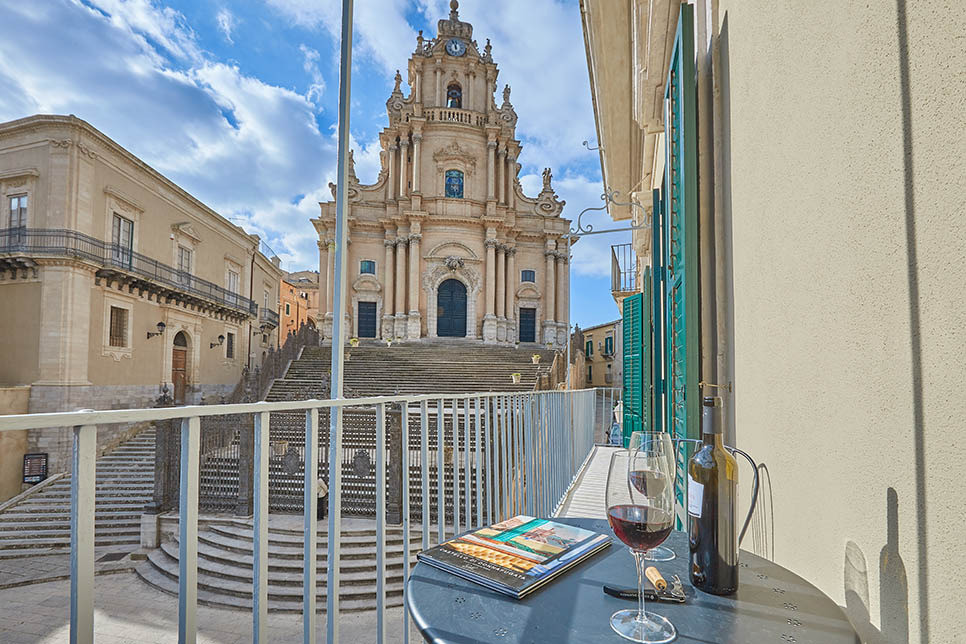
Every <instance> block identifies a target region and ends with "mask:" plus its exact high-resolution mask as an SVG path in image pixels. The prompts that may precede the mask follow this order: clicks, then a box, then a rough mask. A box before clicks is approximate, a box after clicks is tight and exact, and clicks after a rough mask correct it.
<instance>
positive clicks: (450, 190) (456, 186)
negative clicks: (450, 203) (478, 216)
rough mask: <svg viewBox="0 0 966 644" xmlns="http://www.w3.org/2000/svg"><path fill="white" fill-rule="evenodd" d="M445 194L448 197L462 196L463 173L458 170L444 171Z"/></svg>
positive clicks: (458, 197)
mask: <svg viewBox="0 0 966 644" xmlns="http://www.w3.org/2000/svg"><path fill="white" fill-rule="evenodd" d="M446 196H447V197H448V198H450V199H462V198H463V173H462V172H460V171H459V170H447V171H446Z"/></svg>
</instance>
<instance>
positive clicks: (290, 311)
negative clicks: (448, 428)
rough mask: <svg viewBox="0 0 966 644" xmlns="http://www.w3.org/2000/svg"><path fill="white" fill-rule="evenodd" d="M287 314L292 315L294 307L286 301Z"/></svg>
mask: <svg viewBox="0 0 966 644" xmlns="http://www.w3.org/2000/svg"><path fill="white" fill-rule="evenodd" d="M285 315H292V309H291V308H290V307H289V303H288V302H286V303H285Z"/></svg>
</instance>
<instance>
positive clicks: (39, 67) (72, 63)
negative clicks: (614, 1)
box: [0, 0, 627, 327]
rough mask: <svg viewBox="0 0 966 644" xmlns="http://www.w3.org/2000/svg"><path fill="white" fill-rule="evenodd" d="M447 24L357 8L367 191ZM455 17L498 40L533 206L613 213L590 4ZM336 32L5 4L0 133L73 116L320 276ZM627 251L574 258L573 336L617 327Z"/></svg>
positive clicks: (271, 18)
mask: <svg viewBox="0 0 966 644" xmlns="http://www.w3.org/2000/svg"><path fill="white" fill-rule="evenodd" d="M448 13H449V2H448V0H357V1H356V4H355V24H354V28H355V41H354V46H353V72H352V73H353V81H352V90H353V96H352V115H351V121H350V123H351V134H352V145H353V148H354V149H355V158H356V167H357V171H358V174H359V177H360V179H361V180H362V181H363V183H368V182H371V181H373V180H374V179H375V177H376V175H377V174H378V171H379V149H378V133H379V131H380V130H381V129H382V127H384V126H385V124H386V110H385V101H386V98H387V97H388V95H389V92H390V91H391V90H392V84H393V83H392V78H393V75H394V73H395V70H396V69H401V70H405V68H406V61H407V60H408V57H409V54H410V52H411V51H412V50H413V49H414V48H415V43H416V33H417V31H418V30H420V29H422V30H424V35H425V36H426V37H427V38H428V37H432V36H434V35H435V32H436V21H437V20H438V19H440V18H442V17H445V16H447V15H448ZM460 16H461V19H463V20H466V21H469V22H472V23H473V26H474V37H475V38H476V39H477V40H478V41H479V42H480V43H481V44H482V43H483V42H484V41H485V39H486V38H490V39H491V40H492V44H493V57H494V59H495V60H496V62H497V63H498V64H499V66H500V78H499V81H498V82H499V85H500V86H501V87H502V85H503V84H506V83H508V84H510V85H511V87H512V88H513V103H514V107H515V109H516V111H517V114H519V117H520V119H519V123H518V125H517V136H518V138H519V139H520V140H521V141H522V142H523V144H524V150H523V154H522V156H521V157H520V159H519V161H520V163H521V164H522V165H523V169H522V170H521V183H522V185H523V187H524V191H525V192H526V193H527V194H529V195H535V194H536V193H537V192H539V186H540V183H541V181H540V172H541V171H542V169H543V168H544V167H547V166H549V167H551V168H553V172H554V186H555V188H556V189H557V192H558V194H560V196H561V198H563V199H565V200H566V201H567V206H566V208H565V209H564V216H565V217H569V218H574V219H575V218H576V216H577V214H578V213H579V212H580V210H582V209H583V208H586V207H588V206H598V205H600V203H601V202H600V194H601V192H602V190H603V188H602V186H601V178H600V165H599V161H598V156H597V154H596V153H592V152H588V151H587V150H586V149H585V148H584V147H583V146H581V141H583V140H589V141H591V142H593V141H594V140H595V132H594V118H593V110H592V107H591V102H590V92H589V86H588V80H587V63H586V59H585V57H584V43H583V38H582V35H581V28H580V11H579V8H578V5H577V1H576V0H566V1H556V0H525V1H521V0H463V2H461V7H460ZM340 20H341V2H339V1H338V0H43V1H38V2H4V3H2V4H0V24H3V25H4V37H3V38H2V39H0V121H7V120H12V119H16V118H21V117H23V116H28V115H30V114H36V113H53V114H75V115H77V116H79V117H80V118H83V119H85V120H87V121H88V122H90V123H91V124H92V125H93V126H94V127H96V128H98V129H100V130H101V131H103V132H105V133H106V134H107V135H108V136H110V137H111V138H113V139H114V140H116V141H117V142H118V143H120V144H121V145H123V146H124V147H126V148H127V149H129V150H131V151H132V152H133V153H134V154H136V155H137V156H139V157H140V158H142V159H143V160H145V161H146V162H147V163H149V164H150V165H152V166H153V167H154V168H156V169H157V170H159V171H160V172H162V173H163V174H164V175H166V176H167V177H169V178H170V179H172V180H173V181H175V182H176V183H177V184H179V185H180V186H182V187H183V188H184V189H186V190H187V191H188V192H190V193H191V194H193V195H194V196H196V197H197V198H199V199H201V200H202V201H203V202H205V203H206V204H208V205H209V206H211V207H212V208H214V209H215V210H216V211H218V212H219V213H221V214H222V215H224V216H225V217H227V218H229V219H231V220H232V221H234V222H235V223H238V224H239V225H242V226H244V227H245V228H246V229H247V230H249V231H250V232H255V233H258V234H259V235H261V236H262V237H263V239H265V240H266V241H267V243H268V244H269V245H270V246H271V247H272V248H274V249H275V251H276V252H278V254H279V255H280V256H281V257H282V259H283V262H284V267H285V268H286V269H287V270H300V269H304V268H312V269H317V268H318V259H317V258H318V254H317V250H316V246H315V240H316V236H315V231H314V229H313V228H312V226H311V224H310V223H309V221H308V219H309V217H315V216H318V202H319V201H324V200H328V199H330V198H331V195H330V193H329V190H328V187H327V185H328V182H329V181H334V177H335V166H336V147H337V140H336V138H335V129H336V127H335V126H336V119H337V103H338V94H339V83H338V71H339V59H338V51H339V33H340ZM405 76H406V74H405V71H404V72H403V77H404V78H405ZM403 89H404V91H405V92H407V93H408V88H406V87H405V86H404V88H403ZM586 220H587V218H586V217H585V221H586ZM593 221H594V222H595V223H596V224H597V225H598V227H600V226H601V225H606V224H605V221H606V220H605V219H603V218H602V217H601V216H598V217H597V218H596V219H595V220H593ZM622 241H627V239H626V238H625V236H623V235H613V236H612V235H603V236H598V237H591V238H585V239H583V240H581V241H580V242H579V243H578V244H577V245H576V246H575V247H574V250H573V254H574V262H573V267H572V277H571V289H572V321H573V322H576V323H578V324H580V325H581V326H584V327H586V326H590V325H593V324H598V323H601V322H605V321H608V320H611V319H614V318H616V317H617V309H616V306H615V305H614V303H613V300H612V299H611V297H610V292H609V289H610V279H609V270H610V259H609V245H610V244H611V243H619V242H622Z"/></svg>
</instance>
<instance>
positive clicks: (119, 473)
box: [0, 428, 155, 559]
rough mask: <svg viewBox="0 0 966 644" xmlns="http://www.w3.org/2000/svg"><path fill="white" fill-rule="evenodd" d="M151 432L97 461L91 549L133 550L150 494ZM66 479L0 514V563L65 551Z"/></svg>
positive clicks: (67, 518)
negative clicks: (123, 548)
mask: <svg viewBox="0 0 966 644" xmlns="http://www.w3.org/2000/svg"><path fill="white" fill-rule="evenodd" d="M154 446H155V430H154V429H153V428H152V429H145V430H143V431H141V432H140V433H138V434H137V435H136V436H135V437H134V438H132V439H130V440H128V441H126V442H124V443H122V444H121V445H120V446H119V447H117V448H116V449H114V450H113V451H111V452H110V453H109V454H107V455H105V456H101V457H100V458H98V459H97V475H96V497H95V501H94V545H95V546H122V547H125V548H126V549H127V550H135V549H136V548H137V547H138V545H139V543H140V525H141V513H142V511H143V509H144V505H145V504H146V503H148V502H149V501H150V500H151V496H152V493H153V491H154ZM70 483H71V477H70V475H69V474H68V475H65V476H63V477H61V478H60V479H59V480H57V481H55V482H53V483H50V484H49V485H47V486H46V487H44V488H43V489H42V490H40V491H39V492H37V493H35V494H32V495H30V496H28V497H26V498H25V499H24V500H23V501H21V502H20V503H17V504H16V505H13V506H12V507H9V508H7V509H6V510H4V511H3V512H0V559H12V558H16V557H29V556H34V555H45V554H52V553H57V552H67V551H68V550H69V547H70Z"/></svg>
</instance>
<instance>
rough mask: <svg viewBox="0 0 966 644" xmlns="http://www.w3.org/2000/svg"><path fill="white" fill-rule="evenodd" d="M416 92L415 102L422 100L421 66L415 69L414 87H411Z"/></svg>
mask: <svg viewBox="0 0 966 644" xmlns="http://www.w3.org/2000/svg"><path fill="white" fill-rule="evenodd" d="M413 89H414V91H415V92H416V102H417V103H422V102H423V69H422V67H420V68H418V69H417V70H416V87H414V88H413Z"/></svg>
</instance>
